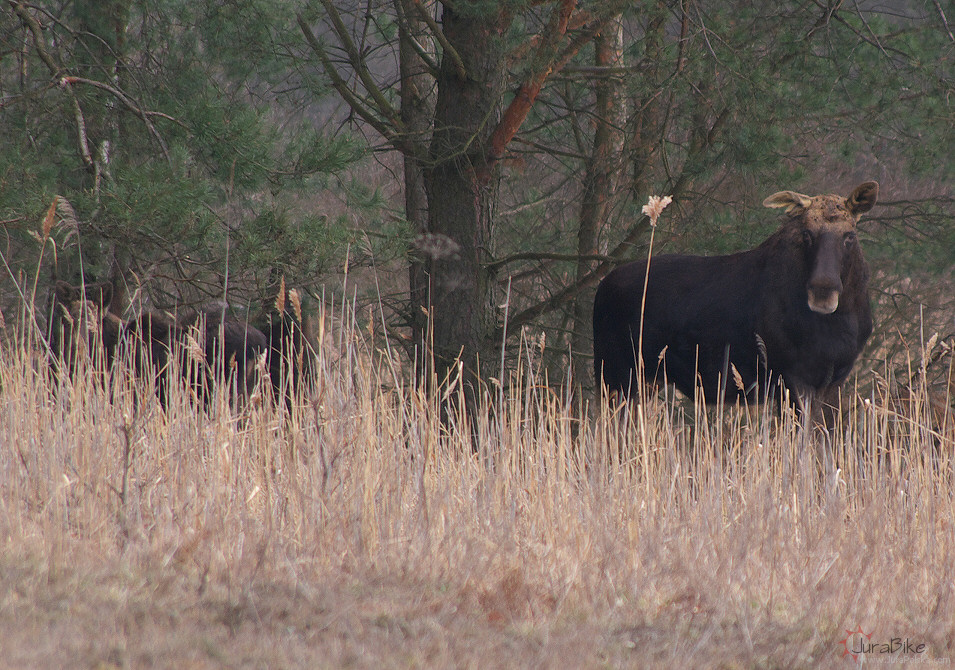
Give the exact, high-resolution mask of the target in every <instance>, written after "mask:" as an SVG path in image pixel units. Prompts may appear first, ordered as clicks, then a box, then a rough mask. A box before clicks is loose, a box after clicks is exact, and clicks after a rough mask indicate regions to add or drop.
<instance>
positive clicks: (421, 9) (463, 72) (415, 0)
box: [411, 0, 468, 81]
mask: <svg viewBox="0 0 955 670" xmlns="http://www.w3.org/2000/svg"><path fill="white" fill-rule="evenodd" d="M411 4H413V5H414V6H415V9H416V10H418V14H420V15H421V18H422V19H424V22H425V23H426V24H428V28H430V29H431V32H432V33H434V38H435V39H436V40H438V44H440V45H441V48H442V49H444V54H445V55H446V56H447V57H448V58H450V59H451V62H452V63H454V71H455V72H457V75H458V79H460V80H461V81H464V80H465V79H467V78H468V71H467V68H465V67H464V61H463V60H462V59H461V54H459V53H458V52H457V49H455V48H454V47H453V46H451V42H449V41H448V38H447V36H446V35H445V34H444V31H443V30H441V26H439V25H438V22H437V21H435V20H434V17H433V16H431V13H430V12H429V11H428V8H427V7H425V6H424V4H422V2H421V0H411Z"/></svg>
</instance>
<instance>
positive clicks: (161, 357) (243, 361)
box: [49, 281, 268, 406]
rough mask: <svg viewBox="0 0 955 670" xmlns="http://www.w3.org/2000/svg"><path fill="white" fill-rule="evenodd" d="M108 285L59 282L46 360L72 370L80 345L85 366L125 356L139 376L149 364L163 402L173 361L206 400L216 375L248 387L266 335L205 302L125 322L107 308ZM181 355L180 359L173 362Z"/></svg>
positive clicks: (105, 366)
mask: <svg viewBox="0 0 955 670" xmlns="http://www.w3.org/2000/svg"><path fill="white" fill-rule="evenodd" d="M111 296H112V291H111V288H110V286H109V284H103V283H99V284H87V285H86V286H85V287H76V286H72V285H70V284H68V283H66V282H63V281H59V282H57V283H56V286H55V287H54V291H53V301H52V310H51V315H50V333H49V335H50V349H51V366H52V367H53V369H54V370H55V371H59V370H60V369H61V367H65V368H66V372H67V373H68V374H71V375H72V374H74V373H75V372H76V369H77V363H78V357H79V355H80V352H81V351H85V352H87V354H88V355H89V357H90V360H91V361H92V363H93V365H92V366H91V367H90V368H89V369H90V370H93V371H97V370H102V371H109V370H110V369H111V368H112V366H113V364H114V361H116V360H117V358H119V357H122V356H124V355H128V356H129V360H130V361H131V362H132V364H133V367H134V369H135V371H136V373H137V374H138V375H144V374H146V373H147V371H149V372H150V373H151V374H152V375H153V377H154V379H155V382H156V392H157V394H158V396H159V399H160V401H161V402H162V404H163V406H166V404H167V402H168V388H169V386H168V385H169V380H170V377H169V373H170V371H171V370H172V369H173V368H174V367H175V368H177V369H178V370H179V371H180V374H181V375H182V376H183V377H184V378H185V379H187V380H188V381H189V382H190V383H191V386H192V388H193V389H194V390H195V391H196V395H197V397H198V398H199V399H200V400H201V401H202V402H205V401H207V400H208V395H209V390H210V388H211V384H212V382H213V381H214V380H220V379H232V378H233V373H234V378H235V379H236V380H238V391H239V392H240V393H242V394H245V393H247V392H248V391H250V390H251V387H252V384H253V382H254V380H253V371H254V367H255V363H256V358H257V357H258V356H259V355H261V354H263V353H264V352H265V351H266V350H267V348H268V341H267V340H266V337H265V335H264V334H263V333H262V332H261V331H260V330H258V329H257V328H254V327H252V326H250V325H248V324H245V323H243V322H241V321H239V320H238V319H235V318H234V317H232V316H230V315H227V314H226V313H225V310H224V309H223V308H221V307H219V308H209V309H206V310H204V311H203V312H202V313H201V314H198V315H196V316H195V317H193V318H191V319H188V320H185V321H183V322H182V323H179V322H177V321H176V320H174V319H172V318H171V317H168V316H166V315H164V314H161V313H158V312H144V313H143V314H141V315H140V316H138V317H135V318H133V319H130V320H128V321H123V320H122V319H120V318H119V317H118V316H116V315H115V314H113V313H112V312H111V311H110V310H109V307H110V299H111ZM174 355H176V356H178V358H177V359H175V360H176V363H178V365H177V366H173V365H171V363H172V362H173V360H174V359H173V356H174Z"/></svg>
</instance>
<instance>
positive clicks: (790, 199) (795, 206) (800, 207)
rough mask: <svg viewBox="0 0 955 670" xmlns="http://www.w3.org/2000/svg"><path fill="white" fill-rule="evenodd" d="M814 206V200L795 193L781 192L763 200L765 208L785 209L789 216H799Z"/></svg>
mask: <svg viewBox="0 0 955 670" xmlns="http://www.w3.org/2000/svg"><path fill="white" fill-rule="evenodd" d="M811 204H812V198H810V197H809V196H808V195H803V194H802V193H796V192H795V191H780V192H779V193H773V194H772V195H771V196H769V197H768V198H766V199H765V200H763V207H774V208H775V207H785V208H786V213H787V214H799V213H800V212H802V211H804V210H806V209H807V208H808V207H809V205H811Z"/></svg>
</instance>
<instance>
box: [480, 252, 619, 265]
mask: <svg viewBox="0 0 955 670" xmlns="http://www.w3.org/2000/svg"><path fill="white" fill-rule="evenodd" d="M517 261H572V262H575V263H576V262H577V261H604V262H607V263H615V262H616V261H617V259H616V258H614V257H613V256H606V255H604V254H583V255H580V254H557V253H548V252H531V251H528V252H523V253H519V254H512V255H510V256H506V257H505V258H501V259H500V260H496V261H494V262H492V263H488V264H487V265H486V266H485V267H487V268H488V269H497V268H499V267H502V266H504V265H509V264H511V263H515V262H517Z"/></svg>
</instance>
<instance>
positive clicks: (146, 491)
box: [0, 308, 955, 668]
mask: <svg viewBox="0 0 955 670" xmlns="http://www.w3.org/2000/svg"><path fill="white" fill-rule="evenodd" d="M320 318H321V322H322V323H323V324H325V327H324V328H322V329H321V333H320V346H319V352H318V357H317V361H316V363H317V377H318V379H317V385H316V388H315V390H314V392H312V393H309V395H308V396H307V397H299V398H298V399H297V401H296V402H295V403H293V404H292V406H291V408H290V409H287V408H286V406H285V404H284V403H281V402H274V399H270V397H269V393H268V391H267V390H264V389H260V391H259V392H257V393H256V394H255V395H254V396H253V398H252V400H251V401H250V402H247V403H244V404H242V406H241V407H240V408H238V409H232V408H230V404H229V403H228V402H227V398H225V397H224V394H223V397H219V398H215V399H214V400H213V402H212V404H211V407H210V408H209V409H208V411H200V410H197V409H195V408H194V407H193V405H192V403H191V401H190V397H189V392H188V391H187V390H186V389H179V390H178V392H176V393H174V394H173V397H172V400H171V402H170V404H169V407H168V410H167V411H163V410H162V408H161V407H160V406H159V403H158V402H157V400H156V398H155V396H154V395H153V394H152V392H151V390H150V389H148V388H144V387H143V384H142V383H139V382H136V381H135V380H133V379H132V375H129V374H127V373H125V372H124V370H123V369H122V368H120V369H118V370H117V371H116V372H115V374H114V376H113V379H112V382H111V383H108V384H104V383H103V382H102V374H101V373H100V374H99V375H97V374H96V373H93V372H81V373H80V374H77V375H76V377H75V378H74V380H73V381H70V380H69V379H62V380H60V381H58V382H52V381H51V378H50V375H49V372H48V369H47V366H46V363H45V362H44V358H43V354H42V352H41V351H40V349H39V347H38V346H37V345H36V338H35V337H34V336H33V335H32V334H31V333H29V332H15V333H11V332H9V331H10V330H12V329H13V327H12V326H8V328H7V331H8V332H7V334H6V338H5V339H6V343H5V345H4V347H3V348H2V351H0V445H2V446H0V538H2V540H0V666H2V667H10V668H60V667H76V668H148V667H164V668H165V667H168V668H217V667H240V668H246V667H248V668H294V667H308V668H349V667H354V668H413V667H434V668H444V667H464V668H505V667H507V668H509V667H543V668H600V667H639V668H644V667H646V668H840V667H846V668H850V667H855V666H857V665H859V664H860V662H861V661H863V660H864V661H865V662H866V664H876V665H881V664H902V663H906V664H907V663H918V665H917V666H911V667H936V666H943V667H945V666H948V665H950V659H952V658H953V657H955V648H953V645H955V481H953V477H955V473H953V442H952V437H951V435H946V434H943V433H942V432H940V431H938V430H936V429H933V427H932V426H933V425H935V424H933V423H932V421H930V420H929V419H928V418H927V415H928V412H926V411H924V407H923V405H924V404H925V403H923V402H920V401H919V398H918V397H915V398H914V400H913V401H912V402H910V403H909V404H908V405H907V406H905V408H904V412H903V411H902V410H900V409H899V408H898V406H894V405H891V404H889V403H886V402H884V401H883V400H882V399H881V398H879V397H876V396H872V397H870V398H868V399H867V400H862V401H860V402H857V403H853V404H852V405H851V408H850V409H847V410H846V412H845V414H846V415H845V417H844V421H843V425H844V429H843V430H842V431H840V432H839V433H838V434H837V435H836V436H835V437H834V438H833V439H832V441H831V443H830V444H828V445H826V446H825V447H823V449H822V451H820V448H819V447H818V446H816V445H814V443H813V442H812V440H811V438H810V436H809V435H808V433H807V431H804V430H801V429H800V428H799V427H798V426H796V425H794V423H793V419H792V417H791V416H789V415H784V416H782V417H781V418H780V417H778V416H776V415H775V414H774V413H773V412H764V411H762V410H760V411H749V412H747V411H739V410H736V409H727V410H725V411H723V412H717V411H713V410H711V411H709V412H702V413H701V412H695V411H694V410H693V409H692V407H690V406H688V405H686V404H685V403H683V404H680V403H674V402H667V401H664V400H662V399H661V400H658V401H654V402H652V403H649V404H647V405H645V406H643V407H639V408H635V409H634V410H632V411H631V412H629V413H627V414H625V415H624V414H621V413H619V412H617V413H613V412H611V411H610V410H608V409H607V408H606V407H604V408H603V409H600V410H597V409H594V408H593V407H591V408H589V409H588V408H584V409H574V407H573V406H572V404H571V403H570V402H569V400H568V398H567V397H564V396H562V395H561V394H560V392H559V391H554V390H552V389H551V388H549V387H548V385H547V384H546V380H544V379H541V378H540V377H539V376H538V371H537V368H536V367H535V365H536V364H535V362H534V361H535V356H534V354H535V349H534V346H533V345H532V344H528V345H525V347H524V349H523V351H522V355H521V359H522V360H523V361H524V365H523V367H522V369H520V370H517V371H514V372H513V373H512V374H510V375H508V378H507V380H506V383H505V384H504V385H503V386H502V385H501V384H500V383H498V382H497V381H496V380H491V382H490V384H489V387H488V392H487V398H486V400H487V411H485V412H480V413H479V414H478V416H479V417H480V418H479V419H478V420H477V421H476V425H474V426H473V427H472V426H468V425H466V421H465V419H464V418H463V417H460V416H458V417H452V418H451V420H450V421H449V422H447V423H445V424H443V423H442V422H441V420H440V412H439V410H438V403H439V402H440V401H441V398H438V399H434V400H431V399H428V398H427V397H426V396H424V395H422V394H420V393H417V392H415V391H413V390H412V389H411V388H409V387H408V385H407V382H406V381H405V379H406V376H405V375H404V373H403V372H401V371H400V370H399V368H398V362H397V357H395V356H392V355H391V354H390V353H389V347H388V343H387V342H382V341H380V340H378V341H376V342H375V343H374V346H373V345H372V343H371V342H370V341H369V338H368V336H367V333H365V332H364V331H362V330H360V329H358V328H357V327H356V325H355V321H354V315H353V314H351V313H349V311H348V310H347V309H345V310H341V309H340V308H338V309H337V310H336V311H335V312H334V313H323V314H322V315H320ZM459 392H460V389H459V388H457V387H455V386H454V385H452V387H451V388H450V389H446V392H445V394H444V395H445V396H448V397H451V398H452V399H453V397H454V396H455V395H456V394H458V393H459ZM472 428H473V429H472ZM472 434H474V435H476V437H477V449H475V450H472V447H471V444H470V441H469V440H470V436H471V435H472ZM817 453H822V454H824V455H825V458H824V459H823V460H825V461H828V464H826V465H823V466H822V467H820V466H819V465H818V463H817V460H816V455H817ZM859 629H861V631H862V632H863V633H864V634H865V635H870V637H868V638H865V637H861V636H859V635H856V636H852V637H849V638H848V642H847V643H846V644H847V645H848V646H850V647H857V645H860V644H867V645H869V647H868V649H867V650H866V651H864V653H862V654H860V655H859V659H858V660H853V659H852V657H851V656H843V652H844V650H845V646H844V645H843V643H842V641H843V640H846V639H847V634H846V631H847V630H853V631H855V630H859ZM894 639H898V640H899V643H898V645H896V644H895V643H894V642H893V640H894ZM919 645H922V646H921V647H920V646H919ZM916 650H920V651H916Z"/></svg>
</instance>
